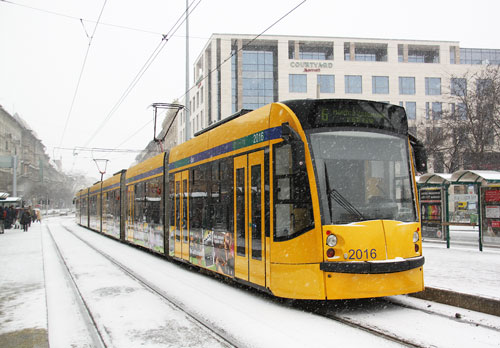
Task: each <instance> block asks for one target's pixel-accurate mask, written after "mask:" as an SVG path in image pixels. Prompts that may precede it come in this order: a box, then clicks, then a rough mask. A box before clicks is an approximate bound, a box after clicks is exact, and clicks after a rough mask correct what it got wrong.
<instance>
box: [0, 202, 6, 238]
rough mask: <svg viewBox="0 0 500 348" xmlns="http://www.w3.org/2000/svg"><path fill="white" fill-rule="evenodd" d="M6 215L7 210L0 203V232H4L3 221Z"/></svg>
mask: <svg viewBox="0 0 500 348" xmlns="http://www.w3.org/2000/svg"><path fill="white" fill-rule="evenodd" d="M6 216H7V210H5V209H4V208H3V207H2V206H1V205H0V233H4V221H5V217H6Z"/></svg>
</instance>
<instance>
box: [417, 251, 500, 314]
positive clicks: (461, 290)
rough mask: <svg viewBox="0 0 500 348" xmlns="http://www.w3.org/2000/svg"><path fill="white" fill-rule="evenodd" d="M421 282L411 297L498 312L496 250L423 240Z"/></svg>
mask: <svg viewBox="0 0 500 348" xmlns="http://www.w3.org/2000/svg"><path fill="white" fill-rule="evenodd" d="M422 249H423V254H424V256H425V265H424V284H425V288H426V290H425V291H424V292H423V293H418V294H415V297H418V298H423V299H427V300H430V301H436V302H441V303H445V304H449V305H453V306H457V307H462V308H467V309H471V310H475V311H479V312H484V313H488V314H494V315H497V316H500V292H499V289H500V250H499V249H498V248H485V249H483V251H482V252H480V251H479V250H478V249H477V247H475V246H459V245H452V246H451V248H450V249H447V248H446V245H445V244H436V243H432V242H428V243H427V242H424V243H423V246H422Z"/></svg>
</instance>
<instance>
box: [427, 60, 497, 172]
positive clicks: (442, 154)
mask: <svg viewBox="0 0 500 348" xmlns="http://www.w3.org/2000/svg"><path fill="white" fill-rule="evenodd" d="M499 133H500V66H498V65H488V66H485V67H484V69H481V70H479V71H477V72H468V73H466V74H464V75H462V76H451V78H450V93H449V107H448V108H446V110H445V111H443V112H442V113H441V115H439V116H437V117H433V121H432V122H430V123H429V124H428V126H427V129H426V137H425V138H426V143H425V145H426V148H427V151H428V153H429V155H430V156H431V157H433V158H434V159H435V162H436V163H439V162H441V163H442V167H443V170H446V171H448V172H453V171H456V170H458V169H460V168H461V167H463V168H466V169H495V170H500V148H499V145H500V142H498V141H496V140H495V139H498V135H499ZM435 171H437V170H435Z"/></svg>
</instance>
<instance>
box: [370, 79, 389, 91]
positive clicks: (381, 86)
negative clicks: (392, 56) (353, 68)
mask: <svg viewBox="0 0 500 348" xmlns="http://www.w3.org/2000/svg"><path fill="white" fill-rule="evenodd" d="M372 93H373V94H389V76H372Z"/></svg>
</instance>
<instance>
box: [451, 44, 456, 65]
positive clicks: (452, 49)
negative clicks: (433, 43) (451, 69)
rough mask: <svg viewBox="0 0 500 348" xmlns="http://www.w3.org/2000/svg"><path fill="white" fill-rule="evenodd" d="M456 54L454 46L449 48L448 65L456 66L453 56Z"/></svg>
mask: <svg viewBox="0 0 500 348" xmlns="http://www.w3.org/2000/svg"><path fill="white" fill-rule="evenodd" d="M456 52H457V47H456V46H450V64H457V62H456V59H455V54H456Z"/></svg>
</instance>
